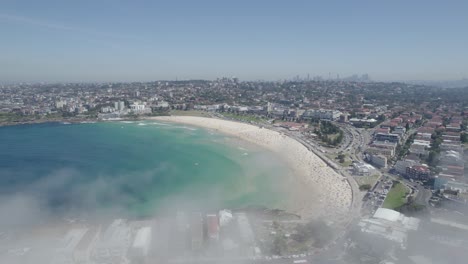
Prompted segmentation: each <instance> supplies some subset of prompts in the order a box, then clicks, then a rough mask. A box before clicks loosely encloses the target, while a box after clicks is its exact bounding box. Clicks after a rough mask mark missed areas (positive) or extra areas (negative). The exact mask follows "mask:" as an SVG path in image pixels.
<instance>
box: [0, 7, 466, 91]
mask: <svg viewBox="0 0 468 264" xmlns="http://www.w3.org/2000/svg"><path fill="white" fill-rule="evenodd" d="M467 32H468V1H450V0H449V1H431V0H426V1H418V0H414V1H398V0H393V1H377V0H373V1H359V0H356V1H354V0H353V1H333V0H330V1H328V0H327V1H275V0H270V1H255V0H250V1H244V0H236V1H232V0H231V1H223V0H218V1H205V0H197V1H193V0H192V1H177V0H174V1H164V2H163V1H150V0H147V1H143V0H141V1H138V0H135V1H119V0H109V1H107V0H106V1H104V0H102V1H99V0H95V1H87V0H80V1H49V0H41V1H32V0H31V1H22V0H12V1H11V0H2V1H1V2H0V33H1V35H2V38H1V41H0V81H50V82H54V81H73V82H76V81H148V80H160V79H175V78H178V79H214V78H216V77H222V76H237V77H239V78H240V79H241V80H257V79H265V80H279V79H284V78H290V77H293V76H296V75H301V76H306V75H307V74H308V73H309V74H310V75H311V76H315V75H322V76H324V77H327V76H328V74H329V73H330V72H331V73H332V75H335V76H336V74H340V76H347V75H351V74H354V73H357V74H362V73H368V74H369V75H370V76H371V78H373V79H375V80H416V79H417V80H422V79H425V80H442V79H443V80H449V79H461V78H466V77H468V33H467Z"/></svg>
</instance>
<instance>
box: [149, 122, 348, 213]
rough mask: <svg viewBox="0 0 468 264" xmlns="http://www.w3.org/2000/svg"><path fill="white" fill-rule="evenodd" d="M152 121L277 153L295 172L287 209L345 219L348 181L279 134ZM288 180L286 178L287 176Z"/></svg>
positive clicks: (226, 124) (224, 124)
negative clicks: (202, 130) (209, 132)
mask: <svg viewBox="0 0 468 264" xmlns="http://www.w3.org/2000/svg"><path fill="white" fill-rule="evenodd" d="M149 119H152V120H160V121H167V122H176V123H183V124H188V125H194V126H199V127H202V128H206V129H211V130H215V131H218V132H220V133H223V134H226V135H229V136H233V137H237V138H239V139H241V140H244V141H247V142H250V143H253V144H256V145H258V146H260V147H262V148H265V149H267V150H269V151H273V152H275V153H277V155H278V156H279V157H280V158H281V159H283V160H284V161H285V162H286V163H287V164H288V166H290V168H291V171H292V174H293V175H292V177H291V178H292V180H293V181H295V183H294V184H291V190H290V196H291V197H290V198H291V199H290V201H289V202H288V204H289V205H288V208H285V209H286V210H288V211H289V212H291V213H296V214H298V215H300V216H301V217H302V218H304V219H312V218H318V217H325V218H327V219H329V220H331V221H334V222H336V221H341V220H344V219H345V218H346V215H347V214H348V212H349V208H350V205H351V200H352V190H351V187H350V186H349V184H348V182H347V181H346V179H345V178H344V177H343V176H341V175H339V174H338V173H336V172H335V171H334V170H333V169H332V168H330V167H329V166H328V165H327V164H326V163H325V162H323V161H322V160H321V159H320V158H319V157H317V156H316V155H315V154H314V153H312V152H310V151H309V150H308V149H307V148H306V147H305V146H303V145H302V144H301V143H299V142H297V141H296V140H294V139H292V138H290V137H288V136H285V135H283V134H281V133H279V132H276V131H272V130H269V129H265V128H259V127H256V126H253V125H248V124H244V123H239V122H232V121H226V120H221V119H214V118H204V117H193V116H162V117H152V118H149ZM286 177H287V176H286Z"/></svg>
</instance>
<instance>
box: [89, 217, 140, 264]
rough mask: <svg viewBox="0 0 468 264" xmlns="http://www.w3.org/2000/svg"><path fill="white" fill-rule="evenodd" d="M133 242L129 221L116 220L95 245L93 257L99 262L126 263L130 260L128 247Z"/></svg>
mask: <svg viewBox="0 0 468 264" xmlns="http://www.w3.org/2000/svg"><path fill="white" fill-rule="evenodd" d="M131 242H132V239H131V229H130V226H129V225H128V223H127V221H126V220H124V219H117V220H114V221H113V222H112V224H111V225H109V227H107V228H106V230H105V231H104V233H103V234H102V236H100V237H99V240H98V241H97V242H96V245H95V246H94V247H93V251H92V254H91V259H92V260H93V261H95V262H97V263H124V262H126V261H128V260H127V249H128V248H129V247H130V245H131Z"/></svg>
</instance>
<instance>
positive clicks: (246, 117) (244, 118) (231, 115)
mask: <svg viewBox="0 0 468 264" xmlns="http://www.w3.org/2000/svg"><path fill="white" fill-rule="evenodd" d="M221 114H222V115H223V116H225V117H227V118H232V119H235V120H239V121H243V122H256V123H262V122H265V121H266V119H263V118H260V117H256V116H253V115H238V114H234V113H227V112H224V113H221Z"/></svg>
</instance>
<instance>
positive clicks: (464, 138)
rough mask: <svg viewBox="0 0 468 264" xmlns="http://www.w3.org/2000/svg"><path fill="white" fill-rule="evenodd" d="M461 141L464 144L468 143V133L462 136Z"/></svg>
mask: <svg viewBox="0 0 468 264" xmlns="http://www.w3.org/2000/svg"><path fill="white" fill-rule="evenodd" d="M460 140H461V142H462V143H467V142H468V134H467V133H462V134H460Z"/></svg>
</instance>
